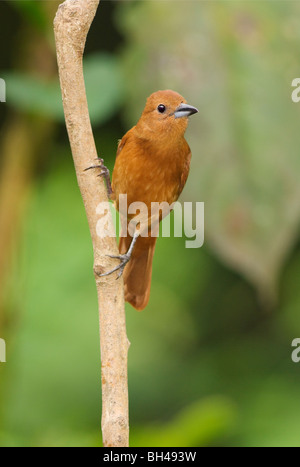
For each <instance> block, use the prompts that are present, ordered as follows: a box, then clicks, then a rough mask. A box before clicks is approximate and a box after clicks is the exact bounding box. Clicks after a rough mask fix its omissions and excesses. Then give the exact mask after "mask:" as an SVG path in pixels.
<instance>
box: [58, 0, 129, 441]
mask: <svg viewBox="0 0 300 467" xmlns="http://www.w3.org/2000/svg"><path fill="white" fill-rule="evenodd" d="M98 5H99V0H66V1H65V2H64V3H63V4H61V5H60V7H59V9H58V11H57V14H56V18H55V21H54V31H55V39H56V50H57V60H58V68H59V75H60V84H61V91H62V97H63V106H64V112H65V120H66V126H67V130H68V134H69V139H70V144H71V149H72V154H73V159H74V165H75V170H76V175H77V180H78V184H79V188H80V191H81V194H82V198H83V202H84V206H85V210H86V214H87V218H88V223H89V228H90V232H91V237H92V243H93V249H94V273H95V279H96V285H97V292H98V301H99V318H100V344H101V362H102V434H103V444H104V446H125V447H126V446H128V432H129V423H128V383H127V353H128V339H127V335H126V323H125V309H124V291H123V280H122V279H120V280H116V276H115V275H111V276H107V277H105V278H101V280H100V277H99V276H98V274H99V273H101V272H103V271H105V270H107V269H109V268H110V267H111V266H112V264H111V263H112V261H113V260H112V259H110V258H108V257H107V255H108V254H114V255H116V254H118V250H117V245H116V241H115V238H114V237H115V233H114V227H113V223H112V219H111V216H110V215H109V216H106V220H107V225H106V226H105V227H106V230H108V231H109V232H110V236H106V237H100V236H98V235H97V232H96V226H97V220H98V219H97V212H96V209H97V206H98V204H99V203H100V202H108V199H107V194H106V188H105V185H104V182H103V181H101V180H100V179H99V178H97V177H96V173H95V172H93V171H92V170H88V171H84V169H86V168H87V167H90V166H92V165H94V164H95V159H96V158H97V151H96V147H95V142H94V138H93V133H92V128H91V124H90V118H89V112H88V106H87V99H86V92H85V85H84V78H83V68H82V57H83V51H84V47H85V42H86V37H87V34H88V31H89V29H90V26H91V23H92V21H93V18H94V16H95V14H96V11H97V7H98ZM99 92H105V90H101V89H99ZM99 180H100V181H99ZM82 319H84V316H82Z"/></svg>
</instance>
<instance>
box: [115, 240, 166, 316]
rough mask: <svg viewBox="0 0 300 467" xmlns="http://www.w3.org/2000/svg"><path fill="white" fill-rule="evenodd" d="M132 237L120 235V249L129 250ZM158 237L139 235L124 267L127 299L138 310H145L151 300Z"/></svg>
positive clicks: (122, 251)
mask: <svg viewBox="0 0 300 467" xmlns="http://www.w3.org/2000/svg"><path fill="white" fill-rule="evenodd" d="M131 240H132V237H131V236H130V235H127V237H120V243H119V251H120V254H124V253H126V252H127V251H128V248H129V246H130V243H131ZM156 240H157V237H150V236H149V237H138V238H137V241H136V244H135V246H134V249H133V252H132V256H131V259H130V261H129V262H128V264H127V265H126V266H125V269H124V276H123V277H124V289H125V300H126V302H129V303H130V304H131V305H132V306H133V307H134V308H136V309H137V310H139V311H140V310H143V309H144V308H145V306H146V305H147V303H148V301H149V296H150V287H151V276H152V261H153V255H154V250H155V243H156Z"/></svg>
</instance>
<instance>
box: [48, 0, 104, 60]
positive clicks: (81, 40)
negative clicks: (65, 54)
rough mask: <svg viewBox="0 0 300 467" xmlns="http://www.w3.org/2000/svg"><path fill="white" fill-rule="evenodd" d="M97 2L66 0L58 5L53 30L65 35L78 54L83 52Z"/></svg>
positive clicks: (92, 0)
mask: <svg viewBox="0 0 300 467" xmlns="http://www.w3.org/2000/svg"><path fill="white" fill-rule="evenodd" d="M98 4H99V0H66V1H65V2H64V3H62V4H61V5H59V7H58V10H57V13H56V16H55V19H54V29H55V32H56V34H59V33H60V34H63V35H65V36H67V37H68V39H70V40H71V41H72V42H73V46H74V48H76V50H77V52H78V54H81V55H82V53H83V50H84V46H85V42H86V36H87V34H88V31H89V29H90V25H91V22H92V21H93V18H94V16H95V13H96V10H97V6H98Z"/></svg>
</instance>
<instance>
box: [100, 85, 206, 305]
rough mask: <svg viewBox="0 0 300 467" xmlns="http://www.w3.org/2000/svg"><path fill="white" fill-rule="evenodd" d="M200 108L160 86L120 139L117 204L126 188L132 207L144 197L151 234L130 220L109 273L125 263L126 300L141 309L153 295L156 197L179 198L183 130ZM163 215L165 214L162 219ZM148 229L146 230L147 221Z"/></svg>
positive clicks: (187, 156) (184, 160)
mask: <svg viewBox="0 0 300 467" xmlns="http://www.w3.org/2000/svg"><path fill="white" fill-rule="evenodd" d="M196 112H198V110H197V109H196V108H195V107H192V106H190V105H188V104H187V103H186V100H185V99H184V98H183V97H182V96H181V95H180V94H178V93H177V92H174V91H170V90H167V91H157V92H155V93H153V94H151V96H150V97H149V98H148V99H147V103H146V106H145V109H144V111H143V113H142V116H141V118H140V119H139V121H138V123H137V124H136V126H134V127H133V128H132V129H131V130H129V131H128V132H127V133H126V134H125V136H123V138H122V140H121V141H120V142H119V145H118V150H117V156H116V162H115V166H114V170H113V175H112V191H113V193H112V195H111V199H113V200H114V201H115V206H116V208H117V210H119V209H120V203H119V196H120V195H122V194H126V195H127V207H128V206H129V205H130V204H131V203H134V202H143V203H145V205H146V206H147V208H148V213H149V214H148V217H147V219H145V222H144V226H145V225H146V230H147V233H146V234H147V235H148V236H141V225H139V227H140V230H138V228H137V230H136V232H135V234H134V235H133V236H131V235H129V233H128V231H127V230H128V226H127V227H126V226H125V229H123V232H121V236H120V243H119V252H120V256H118V257H117V258H118V259H120V261H121V262H120V264H119V265H118V266H117V267H115V268H114V269H113V270H112V271H109V272H108V273H105V274H104V275H107V274H111V273H112V272H114V271H116V270H119V271H120V272H119V275H121V274H122V271H123V269H124V268H125V269H124V285H125V300H126V301H127V302H129V303H131V305H132V306H134V307H135V308H136V309H137V310H142V309H143V308H145V306H146V305H147V303H148V300H149V295H150V286H151V275H152V260H153V255H154V249H155V244H156V240H157V237H156V236H151V232H150V227H151V222H152V218H151V203H152V202H158V203H162V202H167V203H169V205H171V204H172V203H173V202H174V201H177V199H178V197H179V195H180V193H181V191H182V189H183V187H184V185H185V183H186V180H187V177H188V173H189V167H190V160H191V150H190V148H189V145H188V143H187V142H186V140H185V138H184V133H185V130H186V128H187V125H188V117H189V116H190V115H192V114H194V113H196ZM120 214H121V216H122V215H124V214H125V213H122V212H120ZM134 217H135V216H134V215H133V214H132V215H128V223H129V222H130V221H131V220H132V219H134ZM162 217H163V215H162V214H160V217H159V220H161V218H162ZM158 222H159V221H158ZM140 224H141V223H140ZM124 230H125V231H124ZM143 230H144V233H145V227H144V229H143ZM122 235H123V236H122ZM124 235H125V236H124Z"/></svg>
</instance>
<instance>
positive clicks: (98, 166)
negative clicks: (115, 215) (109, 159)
mask: <svg viewBox="0 0 300 467" xmlns="http://www.w3.org/2000/svg"><path fill="white" fill-rule="evenodd" d="M96 160H97V162H98V164H95V165H91V166H90V167H87V168H86V169H84V172H86V171H87V170H90V169H101V172H100V173H99V174H98V175H97V177H104V178H105V181H106V187H107V196H108V197H109V198H110V196H111V194H112V192H113V190H112V187H111V181H110V173H109V170H108V168H107V167H106V165H104V160H103V159H102V158H101V157H97V159H96Z"/></svg>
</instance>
